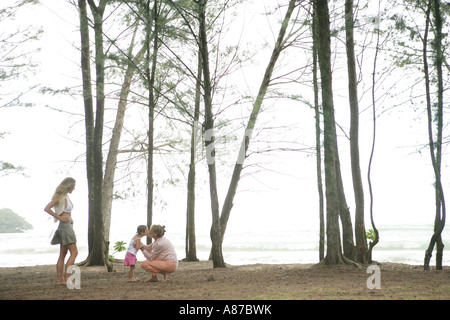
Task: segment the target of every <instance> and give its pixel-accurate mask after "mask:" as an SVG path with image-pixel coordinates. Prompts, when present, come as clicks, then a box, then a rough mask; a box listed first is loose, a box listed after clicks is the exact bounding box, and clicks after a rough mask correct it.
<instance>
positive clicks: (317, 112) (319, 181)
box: [312, 2, 325, 261]
mask: <svg viewBox="0 0 450 320" xmlns="http://www.w3.org/2000/svg"><path fill="white" fill-rule="evenodd" d="M313 6H314V8H313V17H312V19H313V23H312V32H313V86H314V112H315V120H316V124H315V130H316V168H317V169H316V172H317V191H318V193H319V261H321V260H323V258H324V257H325V217H324V199H323V182H322V143H321V142H320V141H321V136H322V135H321V129H320V106H319V84H318V78H317V59H318V58H317V57H318V47H319V44H318V31H317V30H318V29H317V28H318V25H317V8H316V2H314V3H313Z"/></svg>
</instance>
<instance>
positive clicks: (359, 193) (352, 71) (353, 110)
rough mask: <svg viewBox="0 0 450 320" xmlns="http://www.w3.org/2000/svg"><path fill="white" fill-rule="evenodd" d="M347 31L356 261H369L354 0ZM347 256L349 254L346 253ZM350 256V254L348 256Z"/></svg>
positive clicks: (350, 0) (348, 0)
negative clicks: (360, 141)
mask: <svg viewBox="0 0 450 320" xmlns="http://www.w3.org/2000/svg"><path fill="white" fill-rule="evenodd" d="M345 32H346V48H347V68H348V79H349V83H348V91H349V102H350V118H351V120H350V157H351V168H352V179H353V191H354V194H355V239H356V257H355V258H356V261H358V262H360V263H367V237H366V227H365V225H364V190H363V185H362V178H361V167H360V162H359V107H358V81H357V78H356V63H355V44H354V39H353V33H354V21H353V0H346V1H345ZM346 256H347V255H346ZM347 257H348V256H347Z"/></svg>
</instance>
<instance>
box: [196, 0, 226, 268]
mask: <svg viewBox="0 0 450 320" xmlns="http://www.w3.org/2000/svg"><path fill="white" fill-rule="evenodd" d="M198 6H199V12H198V13H199V23H200V34H199V47H200V52H201V56H202V62H203V63H202V69H203V90H204V103H205V147H206V152H207V155H206V157H207V161H208V173H209V192H210V198H211V213H212V225H211V232H210V237H211V242H212V248H211V255H212V260H213V267H214V268H220V267H225V262H224V260H223V255H222V240H221V236H220V235H221V224H220V217H219V199H218V194H217V175H216V164H215V161H214V156H215V142H214V139H215V138H214V119H213V112H212V97H211V91H212V89H211V77H210V70H209V54H208V41H207V35H206V17H205V9H206V1H205V0H199V1H198Z"/></svg>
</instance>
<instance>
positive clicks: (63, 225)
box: [50, 221, 77, 246]
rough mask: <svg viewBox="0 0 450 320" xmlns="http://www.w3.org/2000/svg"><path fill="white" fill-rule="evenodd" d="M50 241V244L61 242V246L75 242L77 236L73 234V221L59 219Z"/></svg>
mask: <svg viewBox="0 0 450 320" xmlns="http://www.w3.org/2000/svg"><path fill="white" fill-rule="evenodd" d="M50 243H51V244H52V245H55V244H62V245H63V246H66V245H68V244H72V243H77V237H76V236H75V232H74V231H73V221H70V222H62V221H61V222H60V223H59V226H58V229H57V230H56V231H55V234H54V235H53V239H52V241H51V242H50Z"/></svg>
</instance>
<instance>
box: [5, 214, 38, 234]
mask: <svg viewBox="0 0 450 320" xmlns="http://www.w3.org/2000/svg"><path fill="white" fill-rule="evenodd" d="M29 229H33V226H32V225H31V224H29V223H28V222H27V221H26V220H25V219H24V218H22V217H21V216H19V215H18V214H17V213H15V212H14V211H12V210H11V209H6V208H3V209H0V233H21V232H24V231H26V230H29Z"/></svg>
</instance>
